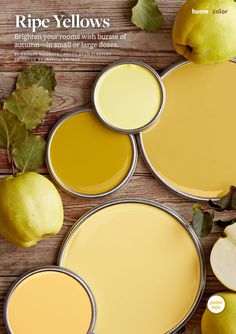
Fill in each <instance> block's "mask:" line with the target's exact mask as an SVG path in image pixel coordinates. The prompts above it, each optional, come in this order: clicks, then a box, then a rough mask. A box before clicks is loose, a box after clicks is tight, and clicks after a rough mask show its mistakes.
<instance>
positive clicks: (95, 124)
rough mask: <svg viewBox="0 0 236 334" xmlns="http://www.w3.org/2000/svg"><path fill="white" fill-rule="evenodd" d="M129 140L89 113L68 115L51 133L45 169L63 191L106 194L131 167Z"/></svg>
mask: <svg viewBox="0 0 236 334" xmlns="http://www.w3.org/2000/svg"><path fill="white" fill-rule="evenodd" d="M134 155H135V152H134V147H133V144H132V140H131V137H130V136H129V135H123V134H119V133H116V132H114V131H112V130H110V129H109V128H107V127H106V126H104V125H103V124H102V123H101V122H100V121H99V119H98V118H97V117H96V115H95V114H94V112H92V111H84V112H79V113H75V114H72V115H69V116H67V117H66V118H65V119H64V120H63V121H62V122H60V123H59V125H58V126H56V128H55V129H54V130H53V132H52V135H51V138H50V141H49V144H48V160H49V163H48V166H49V171H50V172H51V174H52V176H53V177H54V178H55V180H56V181H57V182H58V183H59V184H60V185H61V186H62V187H63V188H65V189H66V190H68V191H69V192H72V193H75V194H81V195H95V196H96V195H100V194H105V193H107V192H109V191H112V190H113V189H116V188H117V187H119V185H120V184H122V182H124V180H125V179H126V178H127V177H128V175H129V174H130V173H131V172H132V169H133V168H134Z"/></svg>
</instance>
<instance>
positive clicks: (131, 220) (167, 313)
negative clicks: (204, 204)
mask: <svg viewBox="0 0 236 334" xmlns="http://www.w3.org/2000/svg"><path fill="white" fill-rule="evenodd" d="M58 264H59V265H60V266H62V267H65V268H68V269H69V270H73V271H74V272H76V273H78V274H79V275H81V277H83V279H84V280H86V282H88V284H89V286H90V287H91V289H92V291H93V294H94V296H95V299H96V305H97V310H98V312H97V319H96V325H95V329H94V330H95V332H96V333H103V334H109V333H113V334H120V333H125V334H128V333H135V334H143V333H146V334H151V333H155V334H164V333H169V334H170V333H175V332H176V331H178V330H179V329H181V328H182V326H183V325H184V324H185V323H186V321H187V320H189V318H190V317H191V315H192V314H193V312H194V311H195V309H196V307H197V305H198V303H199V301H200V299H201V296H202V294H203V291H204V286H205V279H206V277H205V275H206V274H205V262H204V255H203V251H202V247H201V245H200V242H199V240H198V238H197V236H196V235H195V233H194V231H193V230H192V228H191V227H190V226H189V224H188V223H187V222H186V221H185V220H184V219H183V218H182V217H180V216H179V215H178V214H177V213H176V212H174V211H173V210H171V209H169V208H167V207H166V206H163V205H161V204H159V203H156V202H154V201H149V200H143V199H124V200H120V201H113V202H110V203H106V204H103V205H101V206H99V207H97V208H96V209H94V210H92V211H90V212H88V213H87V214H86V215H84V216H83V217H82V218H81V219H79V221H78V222H77V223H76V224H75V225H74V227H73V228H72V229H71V231H70V232H69V234H68V236H67V238H66V239H65V241H64V244H63V246H62V248H61V251H60V254H59V259H58Z"/></svg>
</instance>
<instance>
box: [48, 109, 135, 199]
mask: <svg viewBox="0 0 236 334" xmlns="http://www.w3.org/2000/svg"><path fill="white" fill-rule="evenodd" d="M83 112H92V113H94V114H95V111H94V109H93V108H86V107H83V108H79V109H78V110H76V111H73V112H70V113H67V114H66V115H64V116H63V117H61V118H60V119H59V120H58V121H57V122H56V123H55V124H54V126H53V127H52V129H51V131H50V133H49V136H48V140H47V148H46V166H47V169H48V171H49V174H50V176H51V178H52V179H53V180H54V181H55V182H56V184H57V185H58V186H59V187H60V188H61V189H63V190H64V191H65V192H67V193H68V194H70V195H74V196H76V197H83V198H100V197H105V196H108V195H111V194H113V193H114V192H116V191H118V190H120V189H121V188H123V187H124V186H125V185H126V184H127V183H128V182H129V181H130V179H131V177H132V176H133V174H134V172H135V169H136V166H137V161H138V147H137V143H136V139H135V137H134V136H133V135H131V134H129V139H130V142H131V146H132V162H131V165H130V168H129V170H128V173H127V174H126V176H125V177H124V179H123V180H122V181H121V182H120V183H119V184H117V185H116V186H115V187H114V188H112V189H110V190H108V191H106V192H103V193H98V194H85V193H81V192H78V191H75V190H73V189H71V188H70V187H68V186H67V185H65V184H64V183H63V182H62V181H61V180H60V178H59V177H58V176H57V175H56V173H55V172H54V169H53V166H52V162H51V158H50V150H51V143H52V139H53V136H54V134H55V132H56V131H57V129H58V128H59V127H60V125H61V124H63V123H64V122H65V121H66V120H67V119H68V118H70V117H73V116H74V115H77V114H80V113H83Z"/></svg>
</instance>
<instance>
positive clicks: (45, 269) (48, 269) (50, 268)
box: [3, 266, 97, 334]
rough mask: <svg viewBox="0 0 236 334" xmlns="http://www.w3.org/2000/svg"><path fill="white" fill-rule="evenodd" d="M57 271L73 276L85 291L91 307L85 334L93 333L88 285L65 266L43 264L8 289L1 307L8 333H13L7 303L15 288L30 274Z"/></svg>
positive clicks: (90, 292) (94, 321)
mask: <svg viewBox="0 0 236 334" xmlns="http://www.w3.org/2000/svg"><path fill="white" fill-rule="evenodd" d="M51 271H54V272H58V273H62V274H66V275H68V276H69V277H71V278H73V279H74V280H76V281H77V282H78V283H79V284H80V285H82V287H83V288H84V290H85V291H86V293H87V295H88V297H89V300H90V302H91V307H92V319H91V323H90V326H89V330H88V332H87V333H85V334H95V333H94V332H93V329H94V327H95V323H96V313H97V311H96V302H95V299H94V296H93V293H92V291H91V289H90V288H89V286H88V285H87V283H86V282H85V281H84V280H83V279H82V278H81V277H79V276H78V275H77V274H75V273H73V272H72V271H71V270H68V269H65V268H61V267H58V266H44V267H39V268H37V269H34V270H31V271H29V272H27V273H26V274H24V275H22V276H21V277H20V278H19V279H18V280H17V281H16V282H15V283H14V284H13V285H12V287H11V288H10V290H9V291H8V294H7V296H6V299H5V304H4V309H3V317H4V324H5V327H6V330H7V332H8V333H9V334H15V333H13V331H12V329H11V325H10V322H9V319H8V305H9V302H10V299H11V296H12V294H13V293H14V291H15V289H16V288H17V287H18V286H19V285H20V284H21V283H22V282H23V281H24V280H26V279H27V278H29V277H30V276H33V275H36V274H38V273H42V272H51Z"/></svg>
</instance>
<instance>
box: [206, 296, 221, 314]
mask: <svg viewBox="0 0 236 334" xmlns="http://www.w3.org/2000/svg"><path fill="white" fill-rule="evenodd" d="M207 308H208V310H209V311H210V312H212V313H216V314H217V313H221V312H223V311H224V309H225V300H224V298H223V297H221V296H218V295H214V296H212V297H211V298H210V299H209V300H208V302H207Z"/></svg>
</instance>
